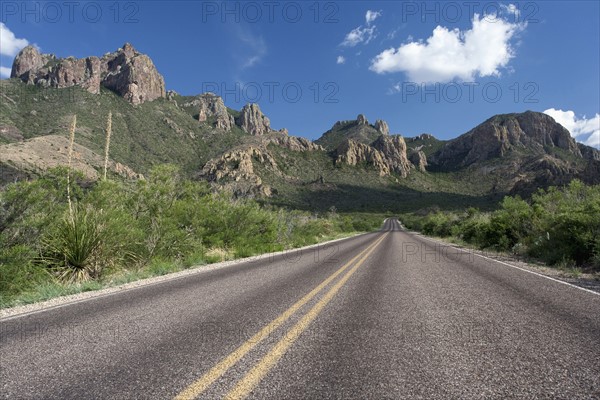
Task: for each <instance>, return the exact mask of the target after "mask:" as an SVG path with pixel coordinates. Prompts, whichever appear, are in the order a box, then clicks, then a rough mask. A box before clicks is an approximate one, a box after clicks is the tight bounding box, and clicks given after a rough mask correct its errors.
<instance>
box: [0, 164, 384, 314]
mask: <svg viewBox="0 0 600 400" xmlns="http://www.w3.org/2000/svg"><path fill="white" fill-rule="evenodd" d="M383 218H384V216H382V215H369V214H352V215H343V214H339V213H337V212H336V210H335V209H331V210H329V211H328V212H324V213H321V214H314V213H309V212H302V211H290V210H287V209H282V208H275V207H270V206H261V205H259V204H258V203H257V202H256V201H254V200H250V199H235V198H233V197H232V196H230V195H228V194H226V193H220V194H216V193H213V192H212V191H211V190H210V188H209V186H208V184H206V183H205V182H199V181H193V180H189V179H187V178H185V175H184V174H183V173H182V172H181V171H180V170H179V168H178V167H176V166H173V165H160V166H157V167H155V168H153V169H152V171H151V172H150V174H149V176H148V177H147V178H146V179H145V180H139V181H135V182H123V181H117V180H114V181H113V180H109V179H106V180H101V181H98V182H95V183H92V182H86V181H85V180H84V179H83V176H82V175H78V174H77V173H76V172H69V169H68V168H65V167H62V168H56V169H52V170H50V171H49V172H48V173H47V174H46V175H45V176H43V177H41V178H39V179H36V180H32V181H22V182H18V183H14V184H10V185H7V186H6V187H5V188H3V189H2V190H1V191H0V243H1V246H0V294H1V295H0V306H2V307H7V306H11V305H15V304H21V303H28V302H34V301H40V300H44V299H47V298H51V297H55V296H59V295H64V294H71V293H76V292H80V291H85V290H94V289H98V288H101V287H104V286H110V285H115V284H120V283H125V282H129V281H132V280H136V279H140V278H145V277H150V276H156V275H163V274H166V273H170V272H175V271H179V270H183V269H186V268H190V267H192V266H197V265H202V264H207V263H213V262H218V261H224V260H231V259H235V258H239V257H247V256H252V255H257V254H261V253H265V252H271V251H279V250H284V249H290V248H295V247H300V246H304V245H309V244H313V243H317V242H320V241H324V240H327V239H332V238H336V237H340V236H344V235H348V234H351V233H353V232H361V231H371V230H374V229H377V228H379V227H380V226H381V223H382V220H383Z"/></svg>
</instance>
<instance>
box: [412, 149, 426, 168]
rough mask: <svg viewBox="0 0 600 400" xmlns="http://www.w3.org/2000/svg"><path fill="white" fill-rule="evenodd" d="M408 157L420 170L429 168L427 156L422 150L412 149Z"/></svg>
mask: <svg viewBox="0 0 600 400" xmlns="http://www.w3.org/2000/svg"><path fill="white" fill-rule="evenodd" d="M408 159H409V160H410V162H411V163H412V164H413V165H414V166H415V168H416V169H418V170H419V171H421V172H425V171H426V170H427V169H426V167H427V156H425V153H423V152H422V151H421V150H413V151H411V152H410V154H409V156H408Z"/></svg>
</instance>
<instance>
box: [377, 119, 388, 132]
mask: <svg viewBox="0 0 600 400" xmlns="http://www.w3.org/2000/svg"><path fill="white" fill-rule="evenodd" d="M375 129H377V132H379V133H381V134H382V135H389V134H390V127H389V126H388V124H387V122H385V121H383V120H381V119H378V120H376V121H375Z"/></svg>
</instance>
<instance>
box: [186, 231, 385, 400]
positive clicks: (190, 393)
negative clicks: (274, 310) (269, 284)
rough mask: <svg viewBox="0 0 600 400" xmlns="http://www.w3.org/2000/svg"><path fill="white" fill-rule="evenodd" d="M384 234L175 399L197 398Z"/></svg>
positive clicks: (371, 247)
mask: <svg viewBox="0 0 600 400" xmlns="http://www.w3.org/2000/svg"><path fill="white" fill-rule="evenodd" d="M384 236H385V235H384ZM384 236H382V237H381V238H379V239H378V240H376V241H375V242H373V243H372V244H370V245H369V246H368V247H367V248H366V249H364V250H363V251H361V252H360V253H358V254H357V255H356V256H355V257H354V258H352V259H351V260H350V261H348V262H347V263H346V264H344V265H343V266H342V267H341V268H340V269H338V270H337V271H335V272H334V273H333V274H331V275H330V276H329V277H328V278H327V279H325V280H324V281H323V282H321V283H320V284H319V286H317V287H315V288H314V289H313V290H312V291H311V292H310V293H308V294H307V295H306V296H304V297H303V298H301V299H300V300H298V301H297V302H296V303H294V305H292V306H291V307H290V308H288V309H287V310H286V311H284V312H283V313H282V314H280V315H279V316H278V317H277V318H275V319H274V320H273V321H271V322H270V323H269V324H268V325H266V326H265V327H264V328H262V329H261V330H260V331H259V332H257V333H256V334H255V335H254V336H252V337H251V338H250V339H248V340H247V341H246V342H244V343H243V344H242V345H241V346H240V347H238V348H237V349H235V350H234V351H233V352H232V353H231V354H229V355H228V356H227V357H225V358H224V359H223V360H221V361H220V362H219V363H218V364H217V365H215V366H214V367H213V368H211V370H210V371H208V372H207V373H206V374H204V375H203V376H202V377H200V378H199V379H198V380H196V381H195V382H193V383H192V384H191V385H189V386H188V387H186V388H185V389H184V390H183V391H182V392H181V393H179V394H178V395H177V396H176V397H175V400H189V399H195V398H196V397H198V396H199V395H200V394H202V392H204V391H205V390H206V389H207V388H208V387H209V386H210V385H212V384H213V383H214V382H215V381H216V380H217V379H219V378H220V377H221V376H223V374H225V372H227V370H228V369H229V368H231V367H232V366H234V365H235V364H236V363H237V362H238V361H239V360H240V359H241V358H242V357H244V356H245V355H246V354H247V353H248V352H249V351H250V350H252V349H253V348H254V347H255V346H256V345H257V344H259V343H260V342H261V341H263V340H264V339H265V338H266V337H268V336H269V334H270V333H271V332H273V331H274V330H275V329H277V328H278V327H279V326H281V325H282V324H283V323H284V322H285V321H287V320H288V319H290V318H291V317H292V315H294V314H295V313H296V311H298V310H299V309H300V308H302V306H303V305H305V304H306V303H308V302H309V301H310V300H311V299H312V298H313V297H315V296H316V295H317V294H318V293H319V292H320V291H321V290H323V288H325V287H326V286H327V285H328V284H329V283H331V281H333V280H334V279H335V278H336V277H337V276H338V275H340V274H341V273H342V272H344V271H345V270H346V269H347V268H348V267H349V266H350V265H352V263H354V261H356V260H357V259H358V258H359V257H360V256H361V255H363V254H365V252H367V251H369V250H370V249H373V248H375V246H377V245H378V244H379V243H380V242H381V241H382V240H383V238H384Z"/></svg>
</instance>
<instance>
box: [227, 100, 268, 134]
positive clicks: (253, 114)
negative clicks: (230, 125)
mask: <svg viewBox="0 0 600 400" xmlns="http://www.w3.org/2000/svg"><path fill="white" fill-rule="evenodd" d="M236 124H237V125H238V126H239V127H240V128H242V129H243V130H245V131H246V132H248V133H249V134H251V135H255V136H259V135H264V134H267V133H270V132H272V131H273V129H271V121H270V120H269V118H267V117H266V116H265V115H264V114H263V113H262V111H261V110H260V107H259V106H258V104H256V103H248V104H246V105H245V106H244V107H243V108H242V110H241V112H240V116H239V117H238V118H237V119H236Z"/></svg>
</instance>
